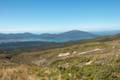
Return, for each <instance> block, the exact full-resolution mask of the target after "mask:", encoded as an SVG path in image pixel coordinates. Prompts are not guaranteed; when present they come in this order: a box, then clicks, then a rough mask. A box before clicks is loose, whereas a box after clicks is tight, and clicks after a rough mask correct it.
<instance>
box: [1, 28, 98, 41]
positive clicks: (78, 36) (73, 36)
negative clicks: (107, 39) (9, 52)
mask: <svg viewBox="0 0 120 80" xmlns="http://www.w3.org/2000/svg"><path fill="white" fill-rule="evenodd" d="M95 37H97V35H95V34H92V33H89V32H84V31H79V30H72V31H68V32H64V33H60V34H49V33H44V34H33V33H16V34H3V33H0V43H2V42H23V41H47V42H68V41H76V40H83V39H92V38H95Z"/></svg>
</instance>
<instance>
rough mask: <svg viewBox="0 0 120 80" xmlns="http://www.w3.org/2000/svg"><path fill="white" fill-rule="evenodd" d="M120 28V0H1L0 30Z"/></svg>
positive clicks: (97, 29) (37, 30) (95, 29)
mask: <svg viewBox="0 0 120 80" xmlns="http://www.w3.org/2000/svg"><path fill="white" fill-rule="evenodd" d="M76 29H78V30H83V31H106V30H120V0H0V32H7V33H14V32H39V33H43V32H53V33H54V32H64V31H68V30H76Z"/></svg>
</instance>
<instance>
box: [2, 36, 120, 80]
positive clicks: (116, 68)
mask: <svg viewBox="0 0 120 80" xmlns="http://www.w3.org/2000/svg"><path fill="white" fill-rule="evenodd" d="M119 44H120V41H119V38H116V37H115V38H107V39H106V38H103V39H98V40H94V41H86V42H83V43H78V44H75V45H71V46H68V47H63V48H57V49H50V50H46V51H40V52H39V51H38V52H31V53H21V54H17V55H13V56H9V55H4V54H3V55H2V54H1V55H0V63H1V65H0V67H1V68H0V69H1V70H0V80H49V79H51V80H120V45H119ZM6 76H7V77H6ZM31 76H32V78H31Z"/></svg>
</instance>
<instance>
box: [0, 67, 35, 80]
mask: <svg viewBox="0 0 120 80" xmlns="http://www.w3.org/2000/svg"><path fill="white" fill-rule="evenodd" d="M0 80H37V77H36V75H35V74H33V73H30V72H29V70H28V68H27V67H26V66H24V65H21V66H18V67H13V68H11V67H7V68H6V67H3V68H1V69H0Z"/></svg>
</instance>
